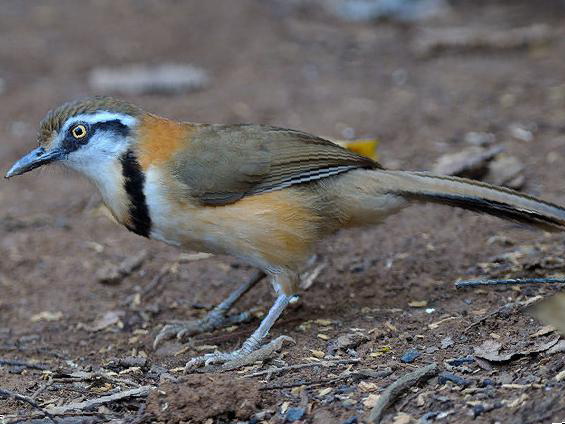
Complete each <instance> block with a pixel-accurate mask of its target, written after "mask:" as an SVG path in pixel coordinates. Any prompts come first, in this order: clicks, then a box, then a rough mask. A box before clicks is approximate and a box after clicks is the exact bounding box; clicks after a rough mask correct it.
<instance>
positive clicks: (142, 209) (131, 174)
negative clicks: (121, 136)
mask: <svg viewBox="0 0 565 424" xmlns="http://www.w3.org/2000/svg"><path fill="white" fill-rule="evenodd" d="M120 162H121V163H122V174H123V176H124V188H125V190H126V193H127V195H128V198H129V202H130V207H129V215H130V223H129V224H128V225H126V227H127V228H128V230H130V231H133V232H134V233H136V234H139V235H140V236H143V237H149V234H150V232H151V217H150V216H149V209H148V208H147V201H146V199H145V193H144V192H143V187H144V186H145V175H144V174H143V171H142V170H141V166H140V165H139V162H138V161H137V158H136V156H135V153H134V152H132V151H131V150H128V151H127V152H125V153H124V154H123V155H122V156H121V157H120Z"/></svg>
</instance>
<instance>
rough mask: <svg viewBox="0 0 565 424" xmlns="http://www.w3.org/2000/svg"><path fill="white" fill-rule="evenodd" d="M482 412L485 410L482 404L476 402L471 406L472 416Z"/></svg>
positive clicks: (474, 416)
mask: <svg viewBox="0 0 565 424" xmlns="http://www.w3.org/2000/svg"><path fill="white" fill-rule="evenodd" d="M483 412H485V407H484V406H483V405H481V404H478V405H475V406H473V418H477V417H478V416H479V415H481V414H482V413H483Z"/></svg>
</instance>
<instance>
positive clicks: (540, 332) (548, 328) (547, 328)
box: [530, 325, 555, 338]
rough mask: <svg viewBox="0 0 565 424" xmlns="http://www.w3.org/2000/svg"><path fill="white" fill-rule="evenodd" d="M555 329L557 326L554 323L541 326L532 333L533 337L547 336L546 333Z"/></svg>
mask: <svg viewBox="0 0 565 424" xmlns="http://www.w3.org/2000/svg"><path fill="white" fill-rule="evenodd" d="M554 331H555V327H554V326H552V325H546V326H545V327H542V328H540V329H539V330H538V331H536V332H535V333H532V334H530V337H531V338H534V337H540V336H545V335H546V334H549V333H553V332H554Z"/></svg>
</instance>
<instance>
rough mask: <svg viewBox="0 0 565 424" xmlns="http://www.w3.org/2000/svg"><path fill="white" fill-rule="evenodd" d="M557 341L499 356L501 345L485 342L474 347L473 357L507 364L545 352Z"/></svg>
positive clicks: (557, 339) (494, 342)
mask: <svg viewBox="0 0 565 424" xmlns="http://www.w3.org/2000/svg"><path fill="white" fill-rule="evenodd" d="M558 341H559V337H557V338H556V339H553V340H550V341H549V342H547V343H542V344H540V345H538V346H535V347H533V348H531V349H528V350H523V351H519V352H510V353H504V354H501V353H500V350H501V349H502V343H500V342H498V341H496V340H485V341H484V342H483V344H482V345H481V346H477V347H475V356H476V357H478V358H482V359H486V360H487V361H491V362H507V361H510V360H511V359H515V358H517V357H520V356H526V355H531V354H535V353H541V352H545V351H547V350H548V349H550V348H551V347H553V346H555V345H556V344H557V342H558Z"/></svg>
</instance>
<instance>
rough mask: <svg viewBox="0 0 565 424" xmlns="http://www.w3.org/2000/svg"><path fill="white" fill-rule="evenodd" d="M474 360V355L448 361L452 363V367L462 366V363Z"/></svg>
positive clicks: (469, 362) (470, 362)
mask: <svg viewBox="0 0 565 424" xmlns="http://www.w3.org/2000/svg"><path fill="white" fill-rule="evenodd" d="M473 362H475V358H473V357H472V356H466V357H464V358H455V359H449V360H448V361H447V363H448V364H449V365H451V366H452V367H460V366H461V365H465V364H472V363H473Z"/></svg>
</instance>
